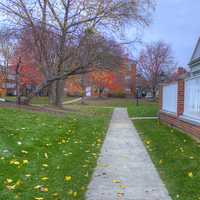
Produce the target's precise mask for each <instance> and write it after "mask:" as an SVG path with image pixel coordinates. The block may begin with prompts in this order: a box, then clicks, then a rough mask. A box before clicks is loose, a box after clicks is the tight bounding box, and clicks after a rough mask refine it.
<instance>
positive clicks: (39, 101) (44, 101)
mask: <svg viewBox="0 0 200 200" xmlns="http://www.w3.org/2000/svg"><path fill="white" fill-rule="evenodd" d="M5 99H6V100H9V101H12V102H15V101H16V97H14V96H7V97H5ZM73 99H75V98H74V97H65V98H64V101H71V100H73ZM31 104H32V105H48V97H34V98H33V99H32V100H31Z"/></svg>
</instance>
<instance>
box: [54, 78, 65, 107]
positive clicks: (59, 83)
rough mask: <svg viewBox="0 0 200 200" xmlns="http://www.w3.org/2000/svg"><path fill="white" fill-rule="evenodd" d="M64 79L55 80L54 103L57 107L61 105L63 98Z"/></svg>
mask: <svg viewBox="0 0 200 200" xmlns="http://www.w3.org/2000/svg"><path fill="white" fill-rule="evenodd" d="M64 84H65V81H64V80H58V81H56V102H55V105H56V106H58V107H62V106H63V100H64Z"/></svg>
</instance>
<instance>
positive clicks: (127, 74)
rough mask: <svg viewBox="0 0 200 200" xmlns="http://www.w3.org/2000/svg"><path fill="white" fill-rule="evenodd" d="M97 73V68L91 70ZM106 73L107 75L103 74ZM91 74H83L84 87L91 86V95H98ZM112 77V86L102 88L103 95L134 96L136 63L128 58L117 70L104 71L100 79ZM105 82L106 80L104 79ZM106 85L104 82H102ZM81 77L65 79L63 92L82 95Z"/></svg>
mask: <svg viewBox="0 0 200 200" xmlns="http://www.w3.org/2000/svg"><path fill="white" fill-rule="evenodd" d="M92 73H93V74H94V73H97V74H98V70H97V71H96V72H92ZM105 74H107V76H105ZM90 75H91V74H87V75H84V78H83V79H84V88H87V89H88V88H91V95H92V96H98V92H97V89H98V87H97V86H96V85H95V82H93V81H91V77H90ZM109 77H110V78H111V79H114V83H113V86H109V87H107V88H106V89H105V90H104V96H107V95H109V94H113V95H119V94H124V95H126V96H135V94H136V64H135V63H131V64H130V62H129V61H128V60H125V61H124V64H123V65H122V66H120V68H119V69H118V71H108V70H107V71H106V70H105V71H104V77H102V81H103V80H104V79H105V78H106V79H109ZM104 82H106V81H104ZM107 82H108V83H107V84H108V85H109V80H107ZM104 84H105V85H106V83H104ZM81 85H82V78H81V75H79V76H73V77H71V78H69V79H68V80H67V81H66V84H65V93H66V94H68V95H76V96H78V95H82V93H83V89H82V86H81Z"/></svg>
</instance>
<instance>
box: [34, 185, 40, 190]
mask: <svg viewBox="0 0 200 200" xmlns="http://www.w3.org/2000/svg"><path fill="white" fill-rule="evenodd" d="M41 187H42V185H36V186H35V187H34V189H39V188H41Z"/></svg>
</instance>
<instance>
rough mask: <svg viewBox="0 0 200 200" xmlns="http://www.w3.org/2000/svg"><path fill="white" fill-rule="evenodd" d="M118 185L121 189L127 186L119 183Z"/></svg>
mask: <svg viewBox="0 0 200 200" xmlns="http://www.w3.org/2000/svg"><path fill="white" fill-rule="evenodd" d="M119 187H120V188H121V189H125V188H127V186H125V185H120V186H119Z"/></svg>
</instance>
